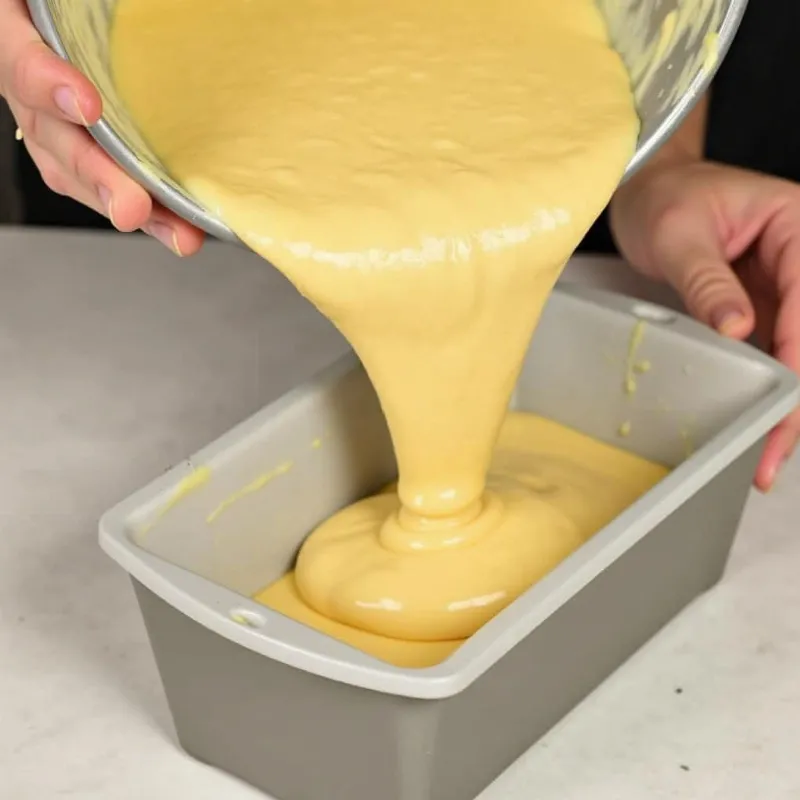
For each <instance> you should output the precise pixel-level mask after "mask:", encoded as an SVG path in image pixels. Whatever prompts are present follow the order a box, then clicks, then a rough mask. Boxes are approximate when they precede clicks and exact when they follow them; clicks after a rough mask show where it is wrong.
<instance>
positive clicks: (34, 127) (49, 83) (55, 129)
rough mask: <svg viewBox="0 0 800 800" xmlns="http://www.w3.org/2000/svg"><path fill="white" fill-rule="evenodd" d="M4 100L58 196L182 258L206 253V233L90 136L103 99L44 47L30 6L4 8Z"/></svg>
mask: <svg viewBox="0 0 800 800" xmlns="http://www.w3.org/2000/svg"><path fill="white" fill-rule="evenodd" d="M0 96H2V97H4V98H5V99H6V101H7V102H8V105H9V107H10V108H11V112H12V113H13V114H14V117H15V119H16V120H17V125H18V126H19V130H20V132H21V134H22V136H23V141H24V144H25V145H26V146H27V148H28V152H29V153H30V154H31V158H32V159H33V160H34V162H35V163H36V166H37V167H38V168H39V171H40V173H41V175H42V178H43V180H44V182H45V183H46V184H47V186H48V187H49V188H50V189H52V190H53V191H54V192H56V193H57V194H62V195H67V196H69V197H72V198H73V199H75V200H77V201H78V202H80V203H83V204H84V205H86V206H89V208H92V209H94V210H95V211H97V212H99V213H101V214H103V215H105V216H106V217H108V218H109V219H110V220H111V222H112V223H113V225H114V226H115V227H116V228H117V229H119V230H121V231H135V230H138V229H140V228H141V229H142V230H144V231H145V233H148V234H150V235H151V236H152V237H153V238H155V239H158V241H160V242H162V243H163V244H164V245H165V246H166V247H168V248H169V249H170V250H173V251H174V252H176V253H177V254H178V255H190V254H192V253H195V252H196V251H197V250H199V249H200V247H201V245H202V243H203V234H202V232H201V231H199V230H197V229H196V228H194V227H192V226H191V225H190V224H189V223H188V222H186V221H184V220H182V219H180V218H179V217H178V216H177V215H176V214H173V213H172V212H171V211H168V210H167V209H165V208H163V207H162V206H160V205H159V204H158V203H155V202H154V201H153V200H152V199H151V197H150V195H149V194H148V193H147V192H146V191H145V189H143V188H142V187H141V186H139V185H138V184H137V183H136V182H135V181H134V180H133V179H132V178H130V177H129V176H128V175H127V174H126V173H125V172H124V171H123V170H122V169H121V168H120V167H119V166H117V164H116V163H115V162H114V161H113V160H112V159H111V158H110V156H108V155H107V154H106V153H105V152H104V151H103V149H102V148H101V147H100V146H99V145H98V144H97V143H96V142H95V141H94V140H93V139H92V137H91V136H90V135H89V133H88V132H87V130H86V128H87V127H89V126H90V125H93V124H94V123H96V122H97V121H98V120H99V119H100V116H101V113H102V101H101V98H100V95H99V93H98V92H97V89H95V87H94V86H93V85H92V83H91V82H90V81H89V80H88V79H87V78H86V77H85V76H84V75H82V74H81V73H80V72H78V70H76V69H75V68H74V67H72V66H70V65H69V64H67V63H66V62H65V61H63V60H62V59H60V58H59V57H58V56H57V55H56V54H55V53H54V52H53V51H52V50H50V48H49V47H47V45H46V44H45V43H44V42H43V41H42V39H41V38H40V36H39V34H38V33H37V31H36V29H35V28H34V26H33V23H32V22H31V20H30V17H29V15H28V11H27V8H26V6H25V3H24V2H23V0H0Z"/></svg>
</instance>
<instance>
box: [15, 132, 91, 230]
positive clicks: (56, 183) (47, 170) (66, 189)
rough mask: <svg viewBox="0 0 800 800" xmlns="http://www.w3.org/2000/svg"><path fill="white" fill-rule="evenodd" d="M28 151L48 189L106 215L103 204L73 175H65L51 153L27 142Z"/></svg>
mask: <svg viewBox="0 0 800 800" xmlns="http://www.w3.org/2000/svg"><path fill="white" fill-rule="evenodd" d="M28 152H29V153H30V156H31V159H32V160H33V163H34V164H35V165H36V167H37V169H38V170H39V174H40V175H41V176H42V180H43V181H44V183H45V185H46V186H47V187H48V189H50V190H51V191H52V192H55V193H56V194H59V195H63V196H64V197H70V198H72V199H73V200H77V201H78V202H79V203H81V204H82V205H85V206H86V207H87V208H91V209H92V210H93V211H96V212H97V213H98V214H100V215H101V216H106V213H105V209H104V208H103V204H102V202H101V201H100V199H99V198H98V197H97V195H96V194H95V193H94V192H91V191H89V190H87V189H86V188H85V187H83V186H82V185H81V184H80V183H79V182H78V181H77V180H76V179H75V178H74V177H72V176H69V175H67V173H66V172H65V171H64V169H63V167H62V166H61V165H60V164H59V163H58V161H56V159H55V158H54V157H53V155H52V154H51V153H48V152H47V150H43V149H42V148H41V147H39V146H38V145H36V144H32V143H29V144H28Z"/></svg>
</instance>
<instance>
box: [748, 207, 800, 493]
mask: <svg viewBox="0 0 800 800" xmlns="http://www.w3.org/2000/svg"><path fill="white" fill-rule="evenodd" d="M762 239H763V245H762V247H761V248H760V249H761V252H762V258H763V259H765V263H764V270H765V271H767V272H769V274H771V275H773V276H774V281H775V285H776V289H777V299H778V312H777V315H776V317H775V328H774V330H773V333H772V354H773V355H774V356H775V358H777V359H778V360H779V361H780V362H781V363H782V364H784V365H785V366H787V367H788V368H789V369H791V370H792V371H793V372H794V373H795V374H796V375H800V218H797V219H786V220H780V219H776V221H775V224H774V226H770V227H768V228H767V229H766V231H765V232H764V235H763V237H762ZM778 243H779V244H778ZM798 439H800V409H798V410H796V411H795V412H794V413H793V414H791V415H790V416H789V417H787V419H786V420H784V421H783V422H782V423H781V424H780V425H779V426H778V427H777V428H776V429H775V430H774V431H773V433H772V434H771V435H770V438H769V440H768V442H767V446H766V448H765V450H764V455H763V457H762V459H761V464H760V466H759V471H758V475H757V476H756V482H757V485H758V486H759V487H761V486H763V487H764V488H769V487H771V486H772V484H773V483H774V481H775V479H776V477H777V475H778V472H779V471H780V469H781V467H782V466H783V464H784V463H785V462H786V460H787V459H788V458H789V457H790V456H791V454H792V453H793V451H794V449H795V447H796V446H797V442H798Z"/></svg>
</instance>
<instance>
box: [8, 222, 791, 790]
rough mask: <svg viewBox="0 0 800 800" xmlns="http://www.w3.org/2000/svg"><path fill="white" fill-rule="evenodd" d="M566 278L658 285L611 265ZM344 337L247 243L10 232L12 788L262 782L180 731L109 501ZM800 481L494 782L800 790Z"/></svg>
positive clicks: (635, 289) (593, 265) (752, 514)
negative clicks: (196, 756) (109, 553)
mask: <svg viewBox="0 0 800 800" xmlns="http://www.w3.org/2000/svg"><path fill="white" fill-rule="evenodd" d="M568 275H569V277H570V278H573V279H579V280H589V281H591V282H592V283H596V284H599V285H606V286H612V287H622V288H625V289H627V290H628V291H629V292H631V293H642V292H645V293H650V292H652V291H653V290H652V288H650V287H647V286H643V285H642V284H641V283H639V282H638V281H637V280H634V279H633V278H632V277H631V276H630V275H629V274H627V273H626V272H625V271H624V270H623V268H622V267H620V266H619V265H617V264H616V263H613V262H601V261H595V260H592V261H584V262H581V263H576V264H574V265H573V266H572V267H571V268H570V270H569V273H568ZM656 296H657V295H656ZM342 349H343V344H342V342H341V340H340V339H339V337H338V335H337V334H335V333H334V332H333V331H332V330H331V329H330V328H329V327H328V325H327V324H326V323H325V322H324V321H322V320H321V319H320V318H319V317H318V316H317V315H316V314H315V313H314V312H313V311H312V310H311V309H310V308H309V307H308V306H307V305H306V304H305V303H304V302H303V301H302V300H301V299H300V298H299V297H298V296H297V295H296V294H295V293H294V291H293V290H292V289H291V288H290V287H289V286H288V285H287V284H286V283H285V281H283V280H282V279H281V278H280V277H279V276H278V275H277V273H275V272H274V271H273V270H272V269H271V268H269V267H268V266H266V265H265V264H264V263H263V262H260V261H259V260H258V259H256V258H255V257H253V256H250V255H248V254H247V253H245V252H243V251H240V250H238V249H236V248H231V247H224V246H220V245H213V246H209V247H208V248H207V249H206V250H205V251H204V253H203V254H202V255H201V256H199V257H197V258H195V259H191V260H187V261H180V260H179V259H177V258H174V257H172V256H171V255H169V254H168V253H167V252H166V251H164V250H162V249H160V248H158V247H157V246H156V245H154V244H152V243H151V242H149V241H147V240H144V239H143V238H138V237H132V236H131V237H123V236H121V235H118V236H105V235H100V234H94V235H87V234H61V233H43V232H30V231H28V232H22V231H13V230H9V229H0V385H2V402H1V403H0V797H2V798H9V800H49V799H50V798H60V797H75V798H80V800H145V798H146V800H184V798H185V799H186V800H189V798H191V800H212V799H213V800H219V798H225V800H257V799H258V798H264V795H263V794H261V793H259V792H257V791H255V790H253V789H251V788H249V787H247V786H245V785H244V784H241V783H239V782H237V781H236V780H234V779H232V778H229V777H227V776H226V775H223V774H221V773H219V772H217V771H215V770H213V769H210V768H208V767H205V766H203V765H201V764H199V763H196V762H195V761H193V760H192V759H190V758H189V757H187V756H186V755H184V754H183V753H182V752H181V751H180V750H179V749H178V747H177V745H176V742H175V738H174V734H173V731H172V724H171V721H170V718H169V714H168V711H167V707H166V703H165V701H164V697H163V694H162V690H161V686H160V684H159V680H158V676H157V674H156V670H155V666H154V663H153V661H152V657H151V654H150V648H149V645H148V643H147V639H146V636H145V632H144V629H143V626H142V624H141V621H140V618H139V613H138V609H137V607H136V603H135V601H134V597H133V593H132V591H131V588H130V584H129V582H128V579H127V576H126V575H125V574H123V573H122V572H121V571H120V570H119V569H118V568H117V567H116V566H115V565H114V564H112V563H111V562H110V561H109V560H108V559H107V558H106V557H105V556H104V555H103V554H102V553H101V552H100V550H99V548H98V546H97V544H96V539H97V531H96V529H97V519H98V517H99V515H100V514H101V512H102V511H104V510H105V509H106V508H108V507H109V506H111V505H113V504H114V503H115V502H117V501H118V500H120V499H122V498H123V497H124V496H126V495H127V494H128V493H130V492H131V491H132V490H134V489H137V488H138V487H139V486H141V485H142V484H144V483H146V482H147V481H149V480H150V479H151V478H152V477H153V476H154V475H156V474H157V473H159V471H161V470H164V469H166V468H167V467H169V466H170V465H172V464H174V463H176V462H178V461H180V460H181V459H182V458H184V457H185V456H186V455H187V454H189V453H190V452H192V451H193V450H195V449H197V448H198V447H200V446H202V445H204V444H206V443H207V442H208V441H210V440H211V439H213V438H215V437H216V436H217V435H219V434H220V433H222V432H223V431H225V430H227V429H228V428H230V427H232V426H233V425H234V424H236V423H237V422H239V421H240V420H241V419H243V418H244V417H245V416H247V415H249V414H250V413H251V412H253V411H255V410H257V409H258V408H260V407H261V406H262V405H264V404H265V403H266V402H267V401H269V400H271V399H273V398H275V397H276V396H277V395H279V394H281V393H283V392H284V391H285V390H286V389H288V388H289V387H290V386H292V385H294V384H296V383H297V382H299V381H300V380H302V379H304V378H306V377H309V376H310V375H311V374H312V373H313V372H314V371H316V370H317V369H319V368H320V367H322V366H324V365H325V364H326V363H328V362H329V361H330V360H331V359H332V358H333V357H334V356H336V355H338V354H339V353H340V352H341V351H342ZM798 482H800V459H798V458H795V460H794V461H793V462H792V463H791V464H790V465H789V467H788V469H787V471H786V473H785V474H784V475H783V476H782V480H781V481H780V483H779V485H778V487H777V488H776V489H775V490H774V491H773V493H772V494H771V495H769V496H767V497H761V496H753V498H752V499H751V501H750V503H749V505H748V508H747V512H746V516H745V520H744V523H743V525H742V529H741V533H740V535H739V538H738V540H737V544H736V547H735V552H734V555H733V558H732V561H731V563H730V566H729V568H728V571H727V574H726V576H725V578H724V580H723V581H722V583H721V584H720V585H719V586H718V587H717V588H715V589H714V590H713V591H712V592H710V593H709V594H707V595H706V596H705V597H703V598H701V599H700V600H699V601H697V602H696V603H695V604H694V605H693V606H692V607H690V608H689V609H688V610H687V611H685V612H684V613H683V614H682V615H681V616H680V617H679V618H678V619H677V620H675V621H674V622H673V623H672V624H671V625H670V626H668V628H667V629H666V630H665V631H664V632H663V633H661V634H660V635H659V636H658V637H656V639H655V640H653V641H652V642H651V643H649V644H648V645H647V646H646V647H645V648H644V649H643V650H642V651H640V652H639V653H638V654H637V655H636V656H635V657H634V658H633V659H632V660H631V661H630V662H628V663H627V664H626V665H625V666H624V667H622V668H621V669H620V670H619V671H618V672H617V673H616V674H615V675H614V676H613V677H612V678H611V679H610V680H609V681H607V682H606V683H605V684H604V685H603V686H602V687H601V688H600V689H599V690H598V691H596V692H595V693H594V694H593V695H592V696H591V697H590V698H589V699H588V700H587V701H586V702H584V703H583V704H582V705H580V706H579V707H578V709H577V710H575V711H574V712H573V713H572V714H571V715H570V716H569V717H568V718H567V719H566V720H564V721H563V722H562V723H561V724H560V725H559V726H558V727H557V728H556V729H554V730H553V731H552V732H551V733H550V734H549V735H548V736H547V737H546V738H545V739H544V740H542V741H541V743H540V744H539V745H537V746H536V747H534V748H533V749H532V750H531V751H530V752H529V753H528V754H527V755H525V756H524V757H523V758H521V759H520V760H519V761H518V762H517V764H515V765H514V766H513V767H512V768H511V769H510V770H509V771H508V772H507V773H506V774H505V775H504V776H502V777H501V778H500V779H499V780H498V781H497V782H496V783H495V784H494V785H493V786H492V787H490V788H489V789H488V790H487V791H486V792H485V794H483V795H482V796H481V800H501V799H503V800H529V798H536V800H586V798H590V797H591V798H592V800H643V799H644V798H647V800H667V798H697V800H757V799H760V798H765V799H768V800H788V799H789V798H800V758H798V743H800V526H798V519H800V492H798V491H797V486H798Z"/></svg>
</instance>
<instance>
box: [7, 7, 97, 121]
mask: <svg viewBox="0 0 800 800" xmlns="http://www.w3.org/2000/svg"><path fill="white" fill-rule="evenodd" d="M6 17H8V19H7V18H6ZM0 36H1V38H2V46H0V94H2V95H3V96H4V97H5V98H7V99H15V100H17V101H18V102H20V103H22V104H23V105H25V106H27V107H28V108H30V109H33V110H36V111H44V112H46V113H48V114H51V115H53V116H57V117H59V118H60V119H65V120H69V121H71V122H73V123H76V124H78V125H84V126H88V125H93V124H94V123H96V122H97V121H98V120H99V119H100V116H101V114H102V105H103V104H102V100H101V98H100V93H99V92H98V91H97V89H95V87H94V86H93V85H92V83H91V81H89V80H88V78H86V76H84V75H83V74H81V73H80V72H79V71H78V70H77V69H75V68H74V67H73V66H71V65H70V64H67V62H66V61H64V60H63V59H61V58H59V57H58V56H57V55H56V54H55V53H54V52H53V51H52V50H51V49H50V48H49V47H48V46H47V45H46V44H45V43H44V42H43V41H42V40H41V38H40V36H39V34H38V32H37V31H36V28H34V26H33V24H32V23H31V21H30V19H29V17H28V16H27V13H26V12H25V10H24V8H20V9H19V10H18V13H15V12H13V11H10V12H7V14H6V15H5V16H4V17H3V31H2V34H1V35H0Z"/></svg>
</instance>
